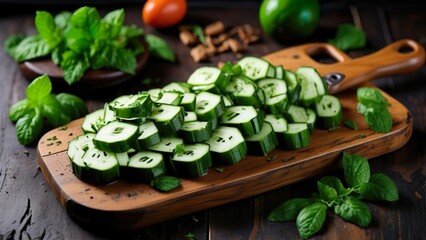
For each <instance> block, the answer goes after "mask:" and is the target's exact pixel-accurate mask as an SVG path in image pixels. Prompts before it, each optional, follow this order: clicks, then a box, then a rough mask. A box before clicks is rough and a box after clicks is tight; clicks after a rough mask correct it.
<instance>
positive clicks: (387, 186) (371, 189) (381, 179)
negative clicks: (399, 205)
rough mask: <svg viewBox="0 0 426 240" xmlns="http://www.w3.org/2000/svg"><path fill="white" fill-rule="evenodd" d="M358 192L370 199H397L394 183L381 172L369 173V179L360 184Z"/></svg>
mask: <svg viewBox="0 0 426 240" xmlns="http://www.w3.org/2000/svg"><path fill="white" fill-rule="evenodd" d="M359 193H360V194H361V196H362V197H363V198H364V199H367V200H370V201H390V202H392V201H396V200H398V199H399V197H398V189H397V187H396V184H395V183H394V181H393V180H392V179H391V178H389V177H388V176H386V175H384V174H382V173H377V174H373V175H371V177H370V181H369V182H368V183H364V184H362V185H361V187H360V189H359Z"/></svg>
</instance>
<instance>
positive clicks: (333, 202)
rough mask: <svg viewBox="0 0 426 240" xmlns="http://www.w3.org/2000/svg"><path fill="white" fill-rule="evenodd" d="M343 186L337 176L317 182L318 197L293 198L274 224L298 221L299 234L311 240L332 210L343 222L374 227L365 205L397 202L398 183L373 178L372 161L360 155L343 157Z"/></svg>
mask: <svg viewBox="0 0 426 240" xmlns="http://www.w3.org/2000/svg"><path fill="white" fill-rule="evenodd" d="M342 163H343V174H344V177H345V183H346V185H347V186H344V184H343V182H342V181H341V180H340V179H339V178H337V177H335V176H325V177H322V178H321V179H320V180H319V181H318V182H317V187H318V193H314V194H313V197H312V198H293V199H289V200H287V201H285V202H284V203H282V204H281V205H279V206H278V207H276V208H275V209H273V210H272V211H271V213H270V214H269V216H268V220H270V221H296V225H297V229H298V231H299V234H300V236H301V237H303V238H309V237H311V236H313V235H314V234H316V233H317V232H318V231H319V230H320V229H321V228H322V226H323V224H324V222H325V218H326V211H327V209H328V208H331V209H333V210H334V213H335V214H337V215H338V216H340V217H341V218H342V219H344V220H346V221H348V222H351V223H354V224H356V225H358V226H360V227H368V226H369V225H370V223H371V211H370V209H369V208H368V206H367V205H366V204H365V203H364V202H363V201H362V200H363V199H365V200H371V201H396V200H398V190H397V187H396V185H395V183H394V182H393V181H392V179H390V178H389V177H387V176H386V175H384V174H381V173H378V174H373V175H371V176H370V166H369V165H368V160H367V159H366V158H364V157H363V156H360V155H357V154H349V153H346V152H344V153H343V157H342Z"/></svg>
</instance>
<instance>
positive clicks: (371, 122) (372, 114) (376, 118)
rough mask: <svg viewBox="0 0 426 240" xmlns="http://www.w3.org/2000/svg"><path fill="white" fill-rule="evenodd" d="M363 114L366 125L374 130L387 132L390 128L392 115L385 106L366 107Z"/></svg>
mask: <svg viewBox="0 0 426 240" xmlns="http://www.w3.org/2000/svg"><path fill="white" fill-rule="evenodd" d="M363 116H364V119H365V121H366V122H367V125H368V127H369V128H370V129H372V130H373V131H375V132H378V133H387V132H390V130H391V129H392V116H391V114H390V112H389V110H388V109H387V108H386V107H385V106H383V107H378V106H376V107H371V108H368V109H367V110H366V111H365V112H364V115H363Z"/></svg>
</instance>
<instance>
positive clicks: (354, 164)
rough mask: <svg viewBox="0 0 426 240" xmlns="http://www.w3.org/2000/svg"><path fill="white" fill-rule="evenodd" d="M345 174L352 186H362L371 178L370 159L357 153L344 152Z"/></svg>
mask: <svg viewBox="0 0 426 240" xmlns="http://www.w3.org/2000/svg"><path fill="white" fill-rule="evenodd" d="M342 161H343V174H344V176H345V180H346V182H347V183H348V185H349V186H350V187H356V186H360V185H361V184H363V183H366V182H368V181H369V179H370V165H369V164H368V160H367V159H366V158H365V157H363V156H360V155H357V154H349V153H346V152H343V159H342Z"/></svg>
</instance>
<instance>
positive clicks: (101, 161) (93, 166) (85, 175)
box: [67, 56, 342, 184]
mask: <svg viewBox="0 0 426 240" xmlns="http://www.w3.org/2000/svg"><path fill="white" fill-rule="evenodd" d="M341 124H342V107H341V104H340V101H339V99H338V98H337V97H335V96H333V95H330V94H328V93H327V85H326V83H325V81H324V80H323V79H322V77H321V76H320V75H319V73H318V72H317V70H316V69H314V68H313V67H310V66H301V67H300V68H298V69H297V70H296V71H290V70H287V69H285V66H284V67H283V66H281V65H280V66H274V65H272V64H271V63H269V62H268V61H266V60H264V59H262V58H257V57H253V56H246V57H244V58H242V59H241V60H239V61H238V62H237V63H235V64H232V63H226V64H225V65H224V66H223V67H221V68H218V67H200V68H198V69H196V70H195V71H194V72H193V73H192V74H191V75H190V76H189V78H188V80H187V81H186V82H171V83H168V84H167V85H166V86H163V87H162V88H153V89H149V90H147V91H144V92H139V93H136V94H134V95H125V96H120V97H118V98H116V99H114V100H113V101H111V102H109V103H107V104H105V107H104V108H102V109H99V110H96V111H94V112H92V113H90V114H88V115H86V116H85V118H84V120H83V123H82V125H81V127H82V130H83V132H84V133H83V135H81V136H78V137H76V138H74V139H73V140H71V141H70V142H69V147H68V152H67V153H68V156H69V158H70V160H71V165H72V169H73V172H74V174H75V175H76V176H77V177H78V178H79V179H81V180H82V181H86V182H90V183H93V184H108V183H111V182H114V181H116V180H118V179H123V178H124V179H129V180H131V181H137V182H143V183H150V181H153V180H154V179H155V178H157V177H159V176H163V175H173V176H177V177H181V178H195V177H200V176H203V175H205V174H207V173H208V170H209V169H210V167H212V166H222V165H232V164H237V163H238V162H239V161H240V160H242V159H243V158H244V157H245V156H247V155H255V156H266V155H267V154H269V153H270V152H271V151H272V150H274V149H275V148H276V147H279V148H282V149H286V150H294V149H299V148H303V147H306V146H308V145H309V144H310V136H311V134H312V132H313V131H314V129H315V128H317V127H318V128H323V129H327V130H334V129H336V128H339V127H340V126H341Z"/></svg>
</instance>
